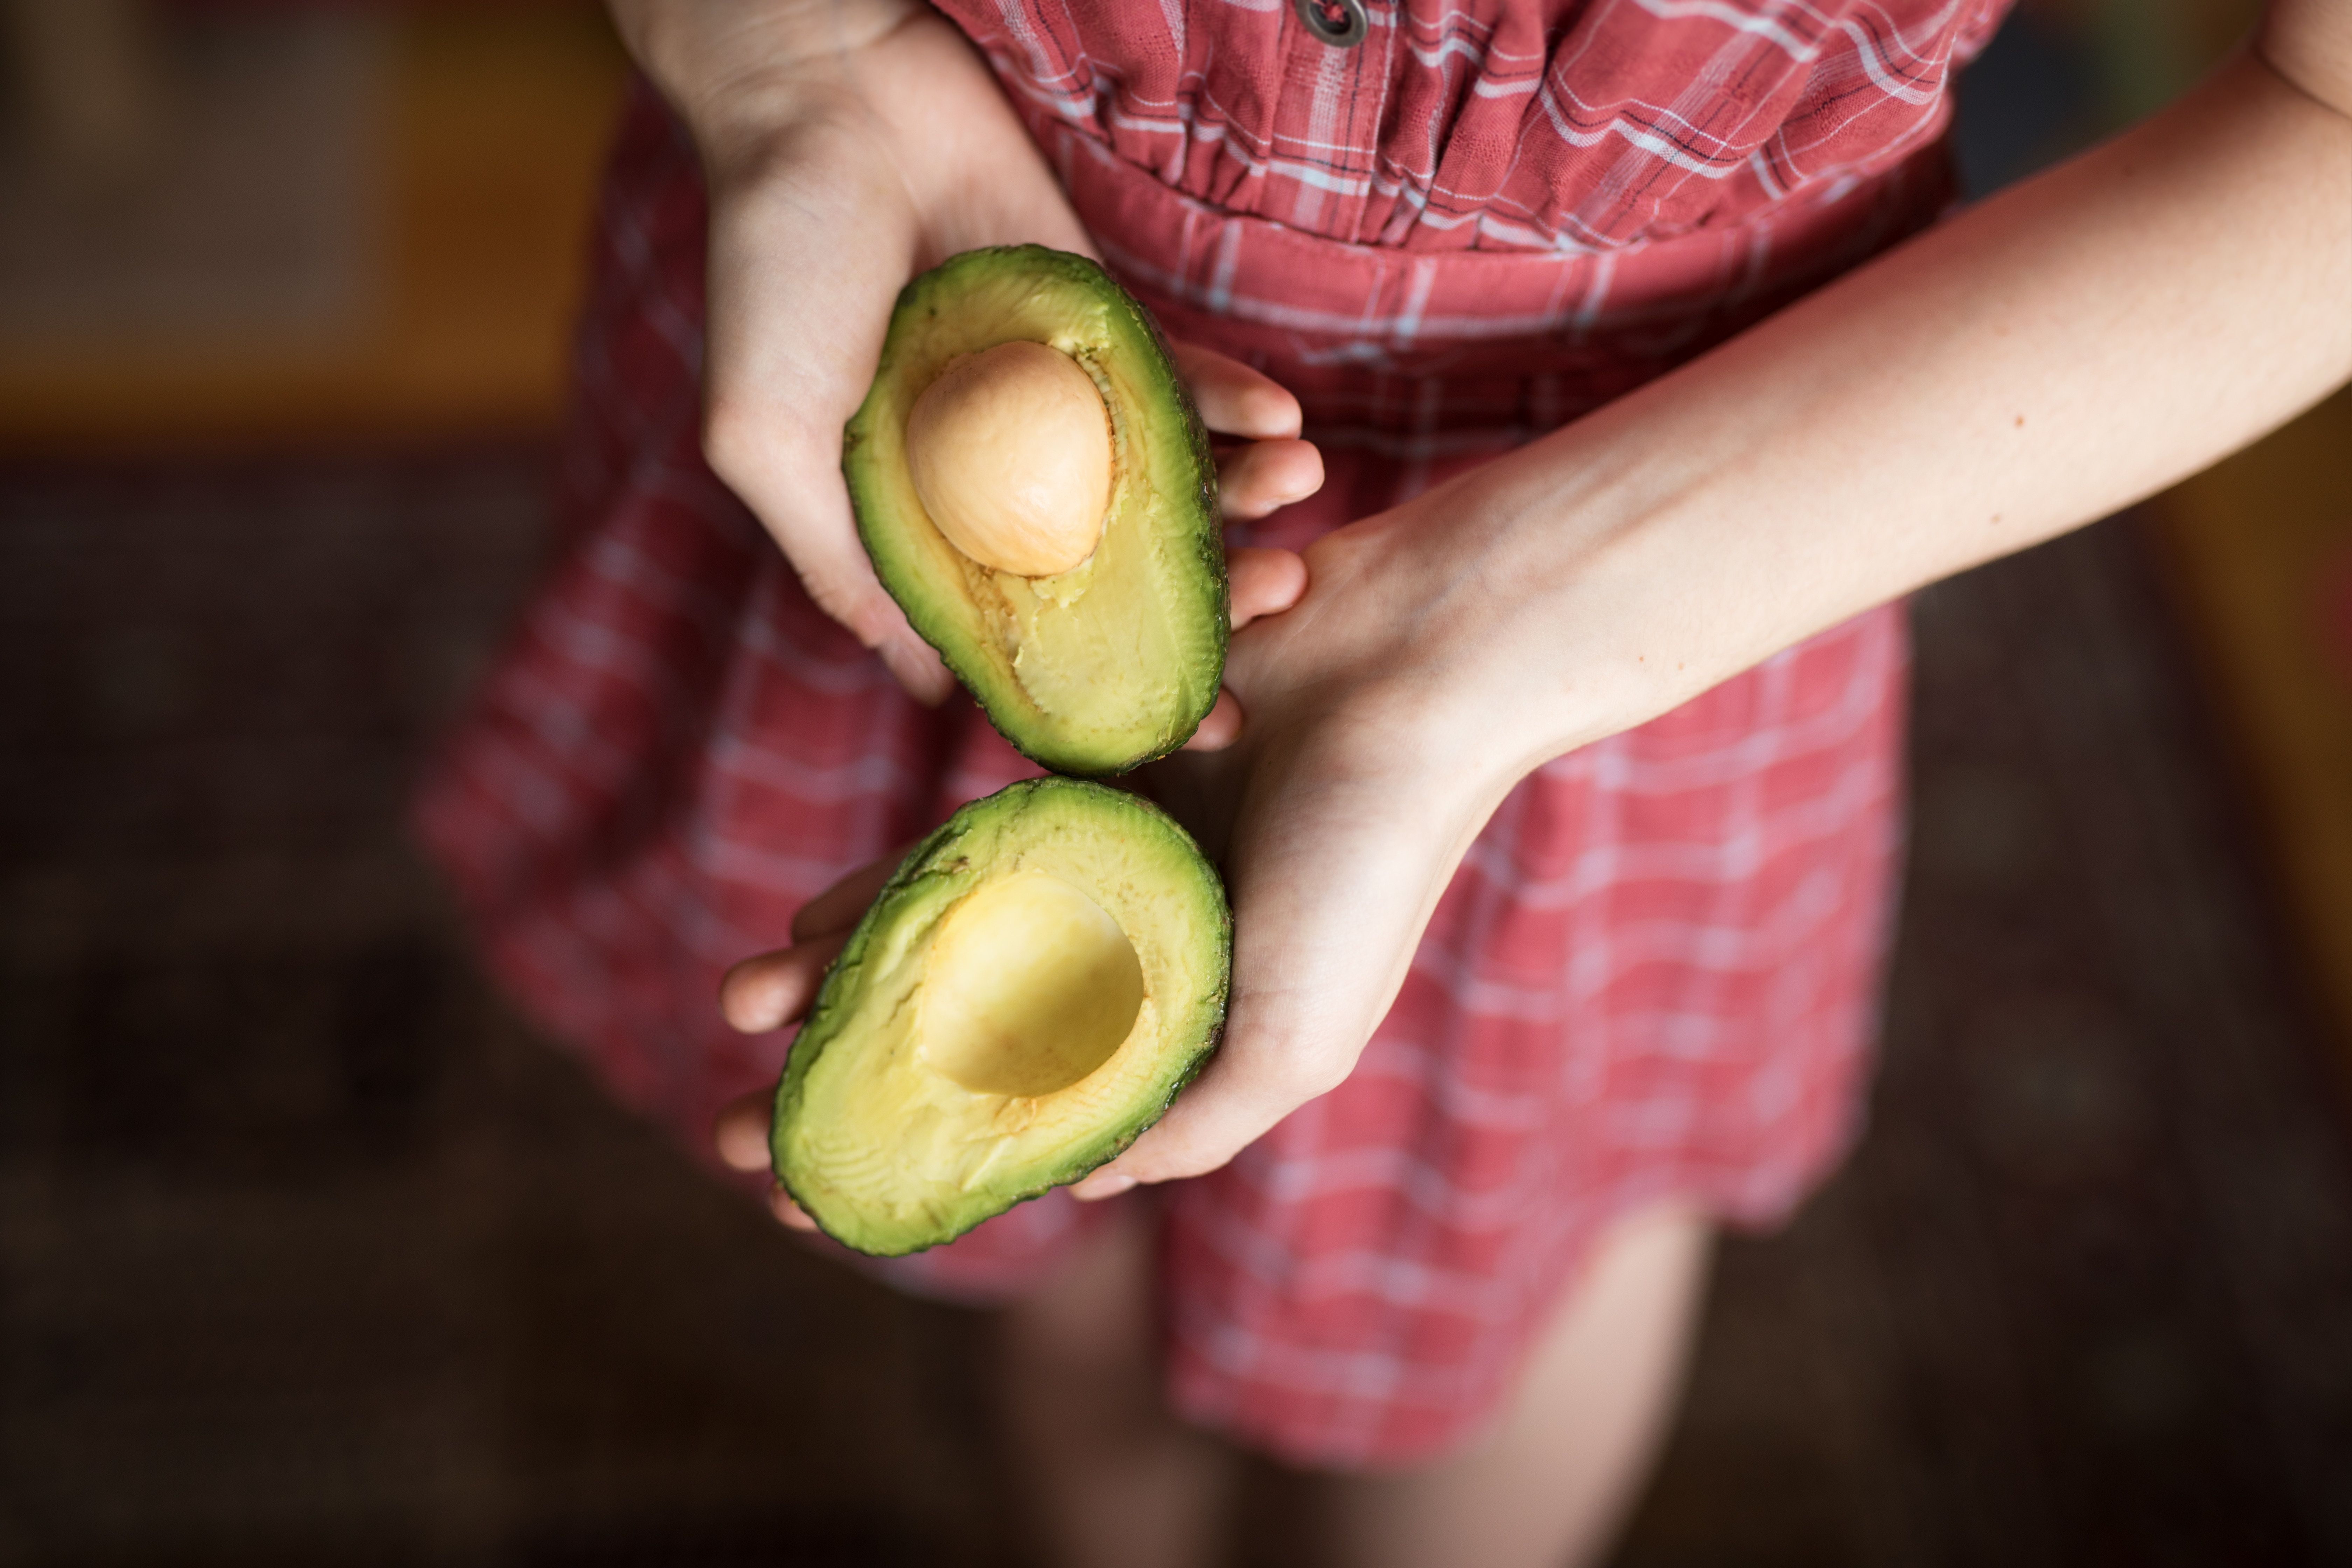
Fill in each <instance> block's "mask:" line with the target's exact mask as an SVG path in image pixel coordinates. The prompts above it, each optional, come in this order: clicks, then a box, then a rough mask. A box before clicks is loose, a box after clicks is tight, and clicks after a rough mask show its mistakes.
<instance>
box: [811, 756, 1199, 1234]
mask: <svg viewBox="0 0 2352 1568" xmlns="http://www.w3.org/2000/svg"><path fill="white" fill-rule="evenodd" d="M1231 950H1232V921H1231V918H1230V916H1229V915H1228V914H1227V912H1226V909H1225V899H1224V890H1223V887H1222V886H1221V885H1220V884H1219V882H1218V879H1217V876H1216V873H1215V871H1214V870H1213V869H1212V868H1210V866H1209V865H1208V863H1207V861H1205V860H1204V859H1202V856H1201V853H1200V850H1199V849H1198V848H1197V847H1194V845H1193V843H1192V839H1191V837H1188V836H1187V835H1186V834H1185V832H1184V830H1183V829H1182V828H1181V827H1179V826H1177V825H1176V824H1175V823H1174V822H1172V821H1171V820H1170V819H1169V818H1168V817H1167V816H1165V815H1164V814H1163V813H1161V812H1160V810H1159V808H1158V807H1156V806H1153V805H1150V804H1149V803H1148V802H1145V801H1142V800H1140V799H1138V798H1137V797H1135V796H1133V795H1127V794H1124V793H1122V792H1120V791H1118V790H1114V789H1110V788H1108V787H1106V786H1104V785H1101V784H1087V783H1083V782H1080V781H1077V780H1072V779H1034V780H1029V781H1026V782H1024V783H1021V784H1013V785H1011V786H1010V787H1008V788H1006V789H1003V790H1000V791H999V792H997V793H996V794H995V795H990V796H989V797H988V798H987V799H985V800H981V801H975V802H973V803H972V804H971V805H967V806H965V807H964V808H963V809H962V810H961V811H959V812H957V813H956V815H955V816H953V817H951V818H950V820H949V821H948V823H947V825H946V826H943V827H941V828H940V830H939V831H938V832H937V833H934V834H933V835H932V836H931V837H929V838H928V839H926V840H924V842H923V843H921V844H920V845H919V846H917V847H916V848H915V850H914V851H913V853H911V854H910V855H908V857H907V858H906V860H905V861H904V862H902V863H901V864H900V866H899V867H898V871H897V873H896V874H895V875H894V876H893V877H892V878H891V879H890V881H889V883H888V885H887V886H886V887H885V888H884V889H882V892H881V893H880V895H879V896H878V897H877V899H876V900H875V901H874V903H873V905H872V906H871V907H870V908H869V909H868V910H866V915H865V918H864V919H862V920H861V921H859V922H858V924H857V927H856V931H853V932H852V933H851V935H850V939H849V942H848V944H847V946H845V948H844V949H843V950H842V953H841V956H840V957H839V958H838V959H836V960H835V963H834V966H833V968H832V970H831V971H829V972H828V973H827V974H826V976H825V980H824V986H823V987H822V989H821V990H820V991H819V992H818V994H817V1000H816V1004H815V1005H814V1007H813V1008H812V1009H811V1011H810V1014H809V1019H808V1023H807V1025H806V1026H804V1027H803V1029H802V1031H801V1035H800V1037H799V1038H798V1039H797V1040H795V1041H794V1042H793V1050H792V1056H791V1059H790V1060H789V1062H788V1063H787V1065H786V1067H785V1070H784V1077H783V1081H782V1084H781V1085H780V1086H779V1088H778V1090H777V1097H776V1116H775V1121H774V1124H773V1132H772V1144H773V1153H774V1156H775V1165H776V1174H777V1176H778V1178H779V1179H780V1180H781V1181H782V1183H783V1184H784V1187H785V1189H786V1190H787V1191H788V1192H790V1193H791V1194H792V1195H793V1201H794V1202H796V1203H797V1204H799V1205H800V1206H801V1208H802V1209H803V1211H804V1212H805V1213H807V1214H808V1215H809V1216H810V1217H811V1218H813V1219H814V1220H815V1221H816V1223H817V1225H818V1226H820V1227H821V1228H822V1229H824V1231H825V1233H826V1234H828V1235H830V1236H832V1237H834V1238H835V1239H836V1240H838V1241H841V1242H843V1243H845V1244H846V1245H847V1246H850V1247H856V1249H857V1250H859V1251H861V1252H868V1253H873V1254H876V1255H877V1256H881V1257H895V1256H897V1255H899V1254H901V1253H908V1252H915V1251H919V1250H921V1249H922V1248H924V1247H936V1246H938V1245H939V1244H940V1243H941V1242H945V1241H950V1240H952V1239H953V1238H954V1237H958V1236H960V1235H961V1234H962V1233H963V1232H965V1231H967V1230H970V1229H971V1227H972V1226H975V1225H978V1224H979V1223H980V1222H981V1221H982V1220H984V1219H987V1218H989V1217H990V1216H991V1215H996V1214H1000V1213H1002V1212H1003V1211H1004V1210H1005V1209H1008V1208H1010V1207H1012V1206H1013V1205H1014V1204H1016V1203H1019V1202H1021V1201H1022V1200H1023V1199H1024V1198H1031V1197H1034V1196H1036V1195H1037V1194H1040V1193H1043V1192H1045V1191H1046V1190H1047V1189H1048V1188H1050V1187H1054V1186H1057V1185H1059V1184H1063V1183H1066V1182H1072V1181H1076V1179H1077V1178H1078V1177H1080V1176H1082V1175H1084V1174H1085V1173H1087V1172H1088V1171H1091V1170H1093V1169H1094V1168H1095V1167H1096V1166H1097V1165H1099V1164H1101V1163H1104V1162H1105V1161H1107V1160H1109V1159H1110V1158H1112V1157H1113V1156H1114V1155H1116V1154H1118V1152H1119V1151H1120V1150H1122V1149H1124V1148H1126V1147H1127V1146H1128V1145H1129V1143H1131V1142H1134V1141H1135V1139H1136V1138H1137V1136H1138V1135H1139V1134H1140V1133H1141V1132H1142V1131H1143V1130H1144V1129H1145V1128H1147V1127H1149V1126H1150V1125H1151V1123H1152V1122H1154V1121H1158V1120H1159V1118H1160V1113H1161V1112H1162V1111H1163V1110H1166V1109H1167V1107H1168V1103H1169V1101H1170V1100H1172V1099H1173V1098H1174V1097H1175V1095H1176V1091H1177V1090H1178V1089H1181V1088H1182V1087H1183V1086H1184V1084H1185V1083H1187V1082H1188V1081H1190V1080H1191V1079H1192V1075H1193V1074H1194V1073H1195V1072H1197V1071H1198V1070H1199V1069H1200V1068H1201V1066H1202V1064H1203V1063H1204V1062H1205V1061H1206V1059H1207V1058H1208V1055H1209V1053H1210V1052H1211V1051H1212V1050H1213V1049H1214V1047H1215V1045H1216V1039H1217V1034H1218V1031H1219V1029H1220V1027H1221V1026H1223V1020H1224V1007H1225V986H1226V976H1227V969H1228V964H1229V962H1230V955H1231Z"/></svg>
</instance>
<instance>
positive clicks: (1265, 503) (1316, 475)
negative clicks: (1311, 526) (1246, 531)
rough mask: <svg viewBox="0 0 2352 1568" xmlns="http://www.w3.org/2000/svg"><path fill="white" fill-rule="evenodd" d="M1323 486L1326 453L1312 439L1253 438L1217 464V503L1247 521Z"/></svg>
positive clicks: (1229, 514)
mask: <svg viewBox="0 0 2352 1568" xmlns="http://www.w3.org/2000/svg"><path fill="white" fill-rule="evenodd" d="M1322 488H1323V454H1322V453H1320V452H1318V451H1317V450H1316V449H1315V444H1314V443H1313V442H1311V441H1294V440H1273V441H1253V442H1251V443H1250V444H1249V445H1248V446H1246V447H1239V448H1237V449H1236V450H1234V451H1233V452H1230V453H1228V454H1226V456H1225V457H1224V458H1223V459H1222V460H1221V461H1220V462H1219V463H1218V465H1217V504H1218V505H1219V506H1221V507H1222V508H1223V510H1224V514H1225V516H1226V517H1227V518H1228V519H1231V520H1234V521H1249V520H1251V519H1254V518H1261V517H1264V516H1265V514H1266V513H1268V512H1270V511H1273V510H1276V508H1278V507H1286V506H1288V505H1289V504H1290V503H1291V502H1293V501H1301V500H1306V499H1307V497H1308V496H1311V495H1313V494H1314V493H1315V492H1316V491H1317V490H1319V489H1322Z"/></svg>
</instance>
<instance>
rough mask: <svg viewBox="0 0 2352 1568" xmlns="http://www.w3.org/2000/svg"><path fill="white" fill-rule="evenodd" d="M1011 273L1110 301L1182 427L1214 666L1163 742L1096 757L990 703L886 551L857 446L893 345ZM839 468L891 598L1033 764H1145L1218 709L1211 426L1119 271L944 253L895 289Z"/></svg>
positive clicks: (1004, 253) (1050, 259) (1225, 624)
mask: <svg viewBox="0 0 2352 1568" xmlns="http://www.w3.org/2000/svg"><path fill="white" fill-rule="evenodd" d="M1009 269H1017V270H1019V271H1022V272H1025V273H1027V274H1029V275H1030V276H1032V277H1034V278H1035V279H1038V280H1039V281H1040V282H1041V283H1058V284H1061V285H1064V286H1066V287H1070V288H1076V289H1086V290H1087V291H1089V292H1091V293H1093V294H1095V295H1096V296H1097V297H1098V298H1099V299H1101V300H1103V301H1104V302H1105V303H1106V304H1108V306H1109V307H1110V309H1111V310H1112V311H1113V312H1114V313H1115V314H1116V315H1117V316H1118V317H1119V318H1120V319H1122V320H1123V321H1127V322H1129V324H1131V325H1132V326H1134V327H1135V328H1136V329H1138V331H1139V333H1140V335H1141V336H1142V337H1143V339H1144V340H1145V342H1147V343H1148V344H1149V352H1148V353H1147V354H1145V355H1139V359H1145V360H1148V363H1142V364H1140V365H1139V367H1138V368H1139V371H1140V372H1141V374H1143V376H1144V377H1145V379H1147V380H1149V381H1150V382H1151V383H1152V384H1153V387H1152V390H1153V393H1154V396H1155V401H1156V402H1158V403H1159V405H1160V409H1161V410H1162V411H1163V413H1164V414H1165V415H1166V416H1173V417H1174V418H1175V419H1176V420H1177V421H1178V423H1179V424H1180V426H1181V429H1182V433H1183V437H1182V438H1183V444H1184V447H1185V448H1186V450H1187V452H1188V453H1189V455H1190V458H1191V463H1192V469H1193V472H1194V474H1195V476H1196V482H1195V484H1194V485H1193V487H1192V492H1191V493H1190V494H1188V495H1186V496H1184V497H1181V498H1172V499H1171V505H1175V506H1180V507H1181V508H1182V510H1184V511H1185V512H1187V513H1188V514H1189V515H1188V516H1187V517H1186V518H1185V520H1184V521H1185V524H1186V526H1185V528H1184V537H1183V541H1182V543H1183V546H1184V548H1185V552H1186V553H1188V554H1189V555H1191V556H1192V557H1193V559H1194V560H1195V561H1196V562H1197V563H1198V569H1199V580H1200V582H1201V584H1202V585H1203V586H1204V587H1205V588H1206V590H1207V592H1206V594H1205V595H1204V598H1205V601H1206V602H1205V603H1204V604H1203V605H1202V613H1203V614H1205V615H1207V616H1209V617H1210V619H1211V620H1212V621H1213V628H1212V636H1213V659H1212V662H1213V668H1211V669H1210V670H1209V671H1208V672H1207V679H1206V681H1205V683H1204V686H1203V689H1202V692H1201V693H1200V694H1199V695H1197V696H1196V698H1195V700H1194V702H1193V704H1192V709H1191V710H1189V711H1187V712H1186V713H1184V714H1182V715H1181V716H1179V717H1178V719H1177V721H1176V723H1175V727H1174V729H1173V731H1172V732H1171V735H1170V736H1169V737H1168V738H1167V739H1166V740H1165V741H1164V742H1163V743H1161V744H1160V745H1157V746H1154V747H1150V748H1148V749H1146V750H1143V751H1141V752H1136V753H1134V754H1132V755H1125V756H1094V755H1088V754H1086V753H1083V752H1073V751H1070V750H1066V749H1064V748H1060V747H1056V746H1055V745H1054V744H1052V743H1051V742H1050V741H1049V740H1048V739H1047V738H1046V737H1045V736H1042V735H1038V734H1034V733H1032V732H1031V731H1030V730H1029V728H1028V727H1027V726H1026V725H1024V724H1023V723H1022V722H1021V721H1020V720H1019V717H1018V716H1017V715H1014V714H1011V713H1007V712H1005V711H1003V710H1001V708H1000V706H999V705H998V704H995V703H992V702H990V701H989V700H987V696H986V692H987V689H988V686H989V681H988V679H987V678H986V675H985V673H984V671H983V667H982V665H981V664H980V662H979V661H978V660H977V659H976V658H974V657H973V655H972V653H971V650H970V649H969V648H967V647H965V646H964V645H963V639H962V638H961V637H957V636H955V635H952V634H951V633H950V632H949V631H948V629H947V626H948V624H947V622H946V621H945V620H944V619H943V618H942V617H940V616H937V615H935V614H933V613H932V612H931V610H930V608H929V605H927V604H926V603H925V602H924V595H923V594H922V593H921V592H919V590H917V589H916V586H915V584H911V583H909V582H908V580H907V579H906V578H905V577H903V576H902V575H901V574H899V573H898V571H897V570H896V569H895V568H894V565H893V556H892V552H891V551H890V550H889V548H888V546H887V542H886V540H885V538H884V533H885V531H887V529H889V528H890V527H892V526H893V522H892V520H891V517H890V512H889V509H888V508H887V507H886V506H882V505H878V504H877V502H876V501H875V500H874V499H873V489H872V487H870V486H869V484H868V482H867V480H866V476H865V475H864V474H863V473H861V471H860V470H861V468H863V466H864V465H865V464H866V461H868V460H869V459H867V458H866V457H865V456H864V449H865V448H866V446H867V445H868V442H869V432H870V430H871V428H872V426H873V422H874V421H875V419H876V418H877V417H878V416H879V407H878V405H879V403H880V400H881V393H882V389H883V387H884V386H885V384H887V381H888V379H889V377H890V376H891V374H892V373H893V369H894V362H895V360H896V357H897V356H896V354H895V353H894V350H895V349H896V348H897V346H898V343H899V342H900V340H901V338H902V337H903V336H904V335H905V334H907V333H908V332H910V331H914V330H915V329H916V328H917V327H918V326H919V325H920V324H921V323H923V322H924V321H927V320H928V319H929V318H930V317H932V316H934V315H936V314H937V313H939V312H940V311H941V310H950V309H952V308H953V306H954V303H955V300H956V298H957V295H958V292H959V290H960V289H961V288H963V287H964V286H965V285H966V283H967V280H968V279H972V278H973V277H974V276H975V275H984V274H991V273H995V274H1000V275H1001V274H1002V273H1003V272H1004V271H1006V270H1009ZM841 468H842V475H843V478H844V479H845V480H846V481H847V484H848V487H849V498H850V507H851V510H852V511H853V512H854V513H855V514H856V520H857V535H858V539H859V541H860V542H862V543H863V544H864V545H865V546H866V555H867V557H868V558H869V559H870V560H871V561H872V562H873V563H874V567H875V572H876V574H877V576H878V577H879V578H880V579H881V582H882V586H883V587H884V589H885V590H887V592H888V593H889V595H890V596H891V597H892V598H893V599H895V600H897V601H898V607H899V608H900V609H901V610H902V611H904V612H905V614H906V616H907V621H908V625H909V626H913V627H914V629H915V632H916V635H917V636H919V637H921V638H922V639H923V640H924V641H925V642H927V643H929V645H930V646H931V647H932V648H933V649H935V650H936V651H937V652H938V653H939V656H940V660H941V662H943V663H945V664H946V665H947V667H948V668H949V669H950V670H951V671H953V672H954V674H955V677H956V679H958V680H959V681H961V682H962V684H963V687H964V689H966V690H967V691H970V692H971V693H972V695H973V697H974V699H975V700H978V702H979V704H980V709H981V711H982V713H984V714H986V715H987V717H988V721H989V723H990V724H992V726H994V727H995V729H996V731H997V733H999V734H1001V735H1003V737H1004V738H1005V740H1007V741H1008V742H1012V745H1013V750H1015V751H1017V752H1020V753H1021V754H1022V755H1023V756H1024V757H1027V758H1028V759H1029V760H1030V761H1031V762H1033V763H1036V764H1037V765H1038V766H1040V767H1043V768H1048V769H1051V770H1052V771H1053V772H1055V773H1065V774H1069V775H1073V776H1076V777H1079V778H1108V777H1112V776H1114V775H1116V774H1118V773H1127V772H1129V770H1131V769H1134V768H1138V767H1140V766H1142V765H1143V764H1144V763H1150V762H1156V761H1158V760H1159V759H1160V758H1161V757H1164V756H1166V755H1168V754H1169V753H1170V752H1174V751H1176V750H1178V749H1179V748H1181V746H1182V745H1183V744H1184V742H1187V741H1189V740H1191V739H1192V732H1193V731H1195V730H1197V729H1199V728H1200V725H1201V721H1202V720H1203V719H1205V718H1207V717H1208V715H1209V710H1210V709H1211V708H1213V707H1214V706H1215V705H1216V700H1217V689H1218V685H1219V683H1220V681H1221V680H1222V679H1223V674H1224V660H1225V648H1226V644H1227V642H1228V641H1229V639H1230V638H1231V637H1232V627H1233V605H1232V591H1231V588H1230V585H1229V584H1228V583H1227V580H1226V576H1225V545H1224V533H1223V520H1222V514H1221V513H1220V511H1219V510H1218V504H1217V463H1216V458H1215V455H1214V453H1213V452H1212V450H1211V449H1210V446H1209V432H1208V427H1207V426H1204V425H1203V424H1202V422H1201V413H1200V410H1199V408H1198V407H1196V406H1195V405H1194V404H1193V402H1192V393H1191V391H1190V390H1188V389H1187V388H1186V386H1185V385H1184V381H1183V377H1182V376H1181V375H1180V374H1177V370H1176V360H1175V355H1174V353H1173V352H1172V351H1171V349H1170V347H1169V343H1168V336H1167V334H1166V333H1165V332H1163V331H1161V330H1160V322H1159V321H1157V320H1156V319H1155V318H1154V317H1153V316H1152V314H1151V312H1150V310H1146V309H1145V308H1144V307H1143V304H1142V302H1141V301H1139V300H1137V299H1136V298H1135V296H1133V295H1132V294H1129V292H1128V291H1127V290H1126V289H1123V288H1121V287H1120V286H1119V284H1118V280H1117V279H1113V278H1112V277H1111V276H1110V274H1109V273H1108V272H1106V271H1104V270H1103V269H1102V268H1101V267H1099V266H1098V265H1097V264H1096V263H1095V262H1093V261H1090V260H1088V259H1087V258H1085V257H1083V256H1076V255H1072V254H1071V253H1069V252H1067V251H1062V250H1052V249H1048V248H1047V247H1045V246H1042V245H1002V246H992V247H986V248H984V249H980V250H967V251H963V252H961V253H959V254H958V255H955V256H952V257H950V258H948V259H947V260H946V261H943V262H941V263H940V265H939V266H937V267H935V268H931V270H929V272H926V273H924V274H922V275H921V276H920V277H919V278H917V279H914V280H913V281H911V282H909V283H908V285H907V286H906V287H905V288H904V289H900V290H899V291H898V302H897V303H896V305H895V306H894V307H893V308H892V310H891V312H890V327H889V331H888V333H887V336H886V337H885V338H884V340H883V345H882V357H881V360H880V362H879V363H878V364H877V367H876V369H875V373H874V383H873V385H872V387H870V388H869V389H868V390H867V393H866V400H865V402H864V403H862V404H860V405H859V406H858V410H857V412H856V414H855V415H853V416H851V417H850V420H849V424H848V425H847V426H846V427H845V429H844V431H843V435H842V452H841Z"/></svg>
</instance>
